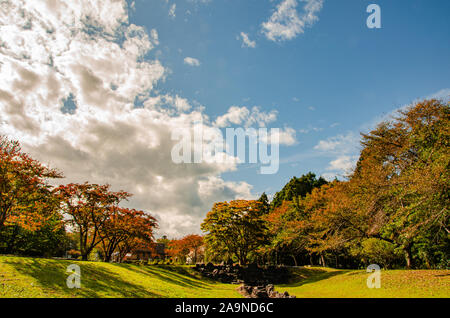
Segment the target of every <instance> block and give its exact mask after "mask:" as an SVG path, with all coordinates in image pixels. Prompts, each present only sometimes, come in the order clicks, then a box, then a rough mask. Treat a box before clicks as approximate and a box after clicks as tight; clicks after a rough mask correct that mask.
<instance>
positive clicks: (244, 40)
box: [240, 32, 256, 48]
mask: <svg viewBox="0 0 450 318" xmlns="http://www.w3.org/2000/svg"><path fill="white" fill-rule="evenodd" d="M240 35H241V36H240V38H242V47H250V48H255V47H256V42H255V41H252V40H250V38H249V37H248V34H247V33H244V32H241V34H240Z"/></svg>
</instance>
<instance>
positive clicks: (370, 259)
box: [361, 238, 402, 268]
mask: <svg viewBox="0 0 450 318" xmlns="http://www.w3.org/2000/svg"><path fill="white" fill-rule="evenodd" d="M361 246H362V250H361V258H362V262H363V263H364V264H365V265H366V266H367V265H369V264H377V265H380V267H383V268H391V267H393V266H394V265H395V264H398V263H401V262H402V257H401V255H400V254H399V252H398V251H396V249H395V246H394V245H393V244H391V243H389V242H386V241H383V240H379V239H376V238H370V239H367V240H364V241H363V242H362V244H361Z"/></svg>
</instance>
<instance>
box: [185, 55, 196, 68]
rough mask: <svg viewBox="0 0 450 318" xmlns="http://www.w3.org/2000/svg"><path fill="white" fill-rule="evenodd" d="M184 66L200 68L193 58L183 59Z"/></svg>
mask: <svg viewBox="0 0 450 318" xmlns="http://www.w3.org/2000/svg"><path fill="white" fill-rule="evenodd" d="M184 64H187V65H190V66H200V61H199V60H197V59H196V58H193V57H185V58H184Z"/></svg>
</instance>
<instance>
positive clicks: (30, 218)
mask: <svg viewBox="0 0 450 318" xmlns="http://www.w3.org/2000/svg"><path fill="white" fill-rule="evenodd" d="M54 178H62V174H61V173H60V172H58V171H57V170H54V169H50V168H48V167H46V166H44V165H42V164H41V163H40V162H39V161H37V160H35V159H33V158H31V157H30V156H29V155H28V154H26V153H24V152H23V151H22V149H21V147H20V144H19V143H18V142H17V141H11V140H9V139H7V138H6V137H4V136H0V229H1V228H2V227H3V226H5V225H13V224H17V225H19V226H21V227H22V228H25V229H29V230H36V229H39V228H40V227H41V225H42V224H44V223H45V221H46V220H47V219H48V218H50V217H51V216H52V214H54V213H55V211H56V209H55V207H56V206H57V204H58V202H57V200H56V198H55V197H54V196H53V195H52V193H51V186H50V184H49V183H48V182H49V179H54Z"/></svg>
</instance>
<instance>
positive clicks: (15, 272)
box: [0, 256, 242, 298]
mask: <svg viewBox="0 0 450 318" xmlns="http://www.w3.org/2000/svg"><path fill="white" fill-rule="evenodd" d="M72 263H74V264H78V265H79V266H80V268H81V288H80V289H69V288H68V287H67V286H66V279H67V277H68V276H69V275H70V273H66V269H67V266H68V265H70V264H72ZM236 288H237V286H236V285H231V284H220V283H217V282H214V281H210V280H205V279H200V277H199V276H198V274H197V273H196V272H195V271H194V270H193V269H192V268H191V267H188V266H170V267H169V266H139V265H133V264H110V263H101V262H73V261H67V260H54V259H42V258H26V257H15V256H0V297H21V298H22V297H26V298H30V297H31V298H35V297H133V298H134V297H149V298H152V297H164V298H185V297H186V298H197V297H201V298H203V297H204V298H220V297H224V298H235V297H242V296H241V295H240V294H239V293H238V292H237V291H236Z"/></svg>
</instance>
